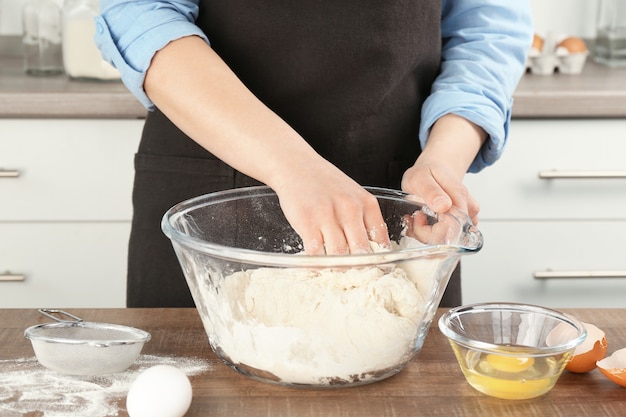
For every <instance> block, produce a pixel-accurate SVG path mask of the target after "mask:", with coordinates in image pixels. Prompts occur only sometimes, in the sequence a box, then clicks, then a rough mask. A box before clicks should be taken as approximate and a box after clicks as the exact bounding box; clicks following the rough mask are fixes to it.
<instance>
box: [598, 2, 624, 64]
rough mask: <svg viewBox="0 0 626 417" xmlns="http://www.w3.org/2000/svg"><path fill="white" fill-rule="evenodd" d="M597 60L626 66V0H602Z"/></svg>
mask: <svg viewBox="0 0 626 417" xmlns="http://www.w3.org/2000/svg"><path fill="white" fill-rule="evenodd" d="M594 59H595V61H597V62H599V63H602V64H606V65H611V66H626V1H624V0H600V3H599V8H598V29H597V37H596V45H595V49H594Z"/></svg>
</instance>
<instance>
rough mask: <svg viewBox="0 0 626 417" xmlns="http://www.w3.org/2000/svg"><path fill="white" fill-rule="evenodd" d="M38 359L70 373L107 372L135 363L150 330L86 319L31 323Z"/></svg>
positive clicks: (92, 373) (29, 329) (59, 370)
mask: <svg viewBox="0 0 626 417" xmlns="http://www.w3.org/2000/svg"><path fill="white" fill-rule="evenodd" d="M24 334H25V336H26V337H27V338H28V339H30V340H31V342H32V345H33V350H34V351H35V356H36V357H37V360H38V361H39V362H40V363H41V364H42V365H43V366H45V367H46V368H49V369H52V370H55V371H57V372H61V373H65V374H70V375H105V374H110V373H114V372H120V371H123V370H125V369H126V368H128V367H129V366H130V365H132V364H133V362H134V361H135V359H137V357H138V356H139V354H140V353H141V349H142V348H143V344H144V343H145V342H147V341H148V340H150V333H148V332H145V331H143V330H139V329H136V328H133V327H127V326H120V325H116V324H108V323H93V322H84V321H67V320H64V321H60V322H58V323H48V324H40V325H36V326H32V327H29V328H28V329H26V331H25V332H24Z"/></svg>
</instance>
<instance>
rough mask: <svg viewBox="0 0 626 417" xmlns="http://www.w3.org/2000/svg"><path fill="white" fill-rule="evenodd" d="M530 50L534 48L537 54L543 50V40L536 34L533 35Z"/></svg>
mask: <svg viewBox="0 0 626 417" xmlns="http://www.w3.org/2000/svg"><path fill="white" fill-rule="evenodd" d="M532 48H535V49H536V50H538V51H539V52H541V51H542V50H543V38H542V37H541V36H539V35H537V34H536V33H535V36H534V37H533V44H532Z"/></svg>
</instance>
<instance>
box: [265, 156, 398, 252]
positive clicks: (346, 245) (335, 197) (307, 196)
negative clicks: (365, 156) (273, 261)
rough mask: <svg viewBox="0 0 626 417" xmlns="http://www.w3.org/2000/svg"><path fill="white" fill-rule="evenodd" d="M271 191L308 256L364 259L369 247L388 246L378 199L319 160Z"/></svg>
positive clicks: (282, 181) (280, 182)
mask: <svg viewBox="0 0 626 417" xmlns="http://www.w3.org/2000/svg"><path fill="white" fill-rule="evenodd" d="M272 188H273V189H274V190H275V191H276V192H277V193H278V196H279V198H280V203H281V207H282V209H283V212H284V213H285V216H286V217H287V220H288V221H289V223H290V224H291V225H292V227H293V228H294V229H295V230H296V232H297V233H298V234H299V235H300V237H301V238H302V241H303V244H304V249H305V252H306V253H307V254H309V255H323V254H328V255H345V254H349V253H352V254H355V253H357V254H358V253H368V252H371V248H370V241H372V242H376V243H377V244H379V245H381V246H383V247H390V245H391V244H390V241H389V235H388V233H387V225H386V224H385V221H384V220H383V217H382V214H381V211H380V207H379V205H378V200H377V199H376V197H374V196H373V195H372V194H370V193H369V192H367V191H366V190H365V189H364V188H363V187H361V186H360V185H359V184H357V183H356V182H355V181H353V180H352V179H351V178H349V177H348V176H347V175H346V174H344V173H343V172H341V171H340V170H339V169H338V168H336V167H335V166H334V165H332V164H330V163H329V162H328V161H326V160H324V159H322V158H321V157H320V158H319V159H318V160H316V161H309V164H307V165H305V166H302V167H301V169H300V171H299V172H297V173H294V174H293V175H290V176H289V177H288V178H284V179H283V180H281V181H279V182H278V183H274V184H272Z"/></svg>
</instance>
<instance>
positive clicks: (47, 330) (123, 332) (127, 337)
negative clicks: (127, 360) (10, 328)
mask: <svg viewBox="0 0 626 417" xmlns="http://www.w3.org/2000/svg"><path fill="white" fill-rule="evenodd" d="M28 337H29V338H30V339H41V340H46V341H48V342H52V343H72V344H91V345H96V344H97V345H101V346H108V345H115V344H125V343H135V342H138V341H145V340H146V335H145V333H144V332H143V331H140V330H138V329H134V328H132V327H124V326H116V325H113V324H105V323H88V322H78V323H52V324H45V325H42V326H37V327H34V328H33V329H32V331H31V332H30V334H29V335H28Z"/></svg>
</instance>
